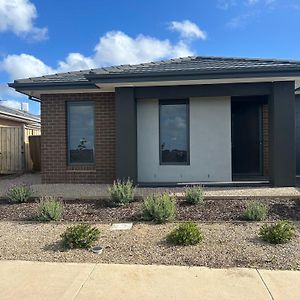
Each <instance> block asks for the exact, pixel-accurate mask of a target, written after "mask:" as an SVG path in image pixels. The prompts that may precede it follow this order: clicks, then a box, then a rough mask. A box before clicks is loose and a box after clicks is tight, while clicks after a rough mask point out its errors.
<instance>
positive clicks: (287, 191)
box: [0, 174, 300, 200]
mask: <svg viewBox="0 0 300 300" xmlns="http://www.w3.org/2000/svg"><path fill="white" fill-rule="evenodd" d="M297 182H298V184H300V178H298V179H297ZM21 183H26V184H28V185H31V186H32V189H33V190H34V196H35V197H40V196H56V197H60V198H62V199H65V200H69V199H70V200H74V199H82V200H85V199H86V200H87V199H101V198H107V197H108V192H107V188H108V185H106V184H41V177H40V174H24V175H22V176H18V177H9V178H1V177H0V198H5V194H6V191H7V189H8V188H9V187H10V186H11V185H16V184H21ZM251 183H253V182H251ZM242 184H243V186H240V187H237V186H236V185H235V186H223V187H221V186H220V184H218V186H212V185H209V186H207V187H205V195H206V197H207V198H210V199H237V198H247V199H248V198H249V199H252V198H270V197H283V198H300V188H299V187H287V188H273V187H270V186H268V185H266V184H263V185H261V183H260V185H259V186H251V187H249V186H247V182H242ZM165 191H168V192H170V193H174V194H176V195H178V196H182V195H183V186H176V187H175V186H173V187H138V188H137V190H136V195H137V198H141V197H143V196H146V195H152V194H157V193H162V192H165Z"/></svg>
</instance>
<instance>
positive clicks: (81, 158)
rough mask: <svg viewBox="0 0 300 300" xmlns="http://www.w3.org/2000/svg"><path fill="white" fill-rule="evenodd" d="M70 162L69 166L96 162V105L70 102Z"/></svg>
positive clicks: (68, 124)
mask: <svg viewBox="0 0 300 300" xmlns="http://www.w3.org/2000/svg"><path fill="white" fill-rule="evenodd" d="M67 107H68V123H67V126H68V161H69V164H92V163H93V162H94V156H95V153H94V152H95V150H94V136H95V125H94V104H93V103H91V102H68V106H67Z"/></svg>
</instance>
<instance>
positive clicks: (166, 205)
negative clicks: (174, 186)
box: [143, 193, 176, 223]
mask: <svg viewBox="0 0 300 300" xmlns="http://www.w3.org/2000/svg"><path fill="white" fill-rule="evenodd" d="M143 215H144V218H145V220H148V221H154V222H156V223H165V222H168V221H172V220H174V219H175V216H176V202H175V200H174V199H173V198H172V197H171V196H170V195H169V194H167V193H165V194H162V195H158V196H154V195H153V196H148V197H146V199H145V200H144V203H143Z"/></svg>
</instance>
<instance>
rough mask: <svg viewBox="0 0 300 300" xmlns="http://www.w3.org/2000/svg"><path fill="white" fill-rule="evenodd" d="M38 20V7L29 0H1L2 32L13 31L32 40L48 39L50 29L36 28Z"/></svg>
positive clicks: (0, 21)
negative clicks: (35, 23) (35, 22)
mask: <svg viewBox="0 0 300 300" xmlns="http://www.w3.org/2000/svg"><path fill="white" fill-rule="evenodd" d="M36 18H37V10H36V7H35V5H34V4H33V3H31V2H30V1H29V0H0V32H1V31H2V32H4V31H12V32H14V33H15V34H16V35H18V36H23V37H27V38H30V39H35V40H43V39H46V38H47V34H48V29H47V28H38V27H36V26H35V25H34V20H35V19H36Z"/></svg>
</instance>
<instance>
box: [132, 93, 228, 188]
mask: <svg viewBox="0 0 300 300" xmlns="http://www.w3.org/2000/svg"><path fill="white" fill-rule="evenodd" d="M189 103H190V104H189V105H190V107H189V111H190V118H189V121H190V126H189V127H190V165H160V163H159V104H158V99H147V100H138V102H137V119H138V123H137V127H138V128H137V131H138V182H143V183H151V182H152V183H153V182H199V181H215V182H216V181H231V180H232V176H231V174H232V172H231V99H230V97H195V98H190V101H189Z"/></svg>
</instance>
